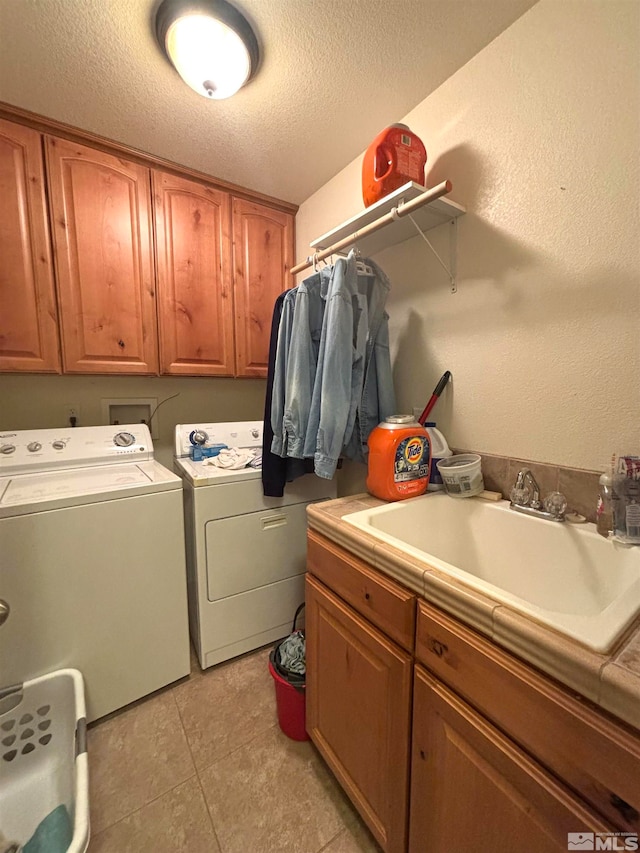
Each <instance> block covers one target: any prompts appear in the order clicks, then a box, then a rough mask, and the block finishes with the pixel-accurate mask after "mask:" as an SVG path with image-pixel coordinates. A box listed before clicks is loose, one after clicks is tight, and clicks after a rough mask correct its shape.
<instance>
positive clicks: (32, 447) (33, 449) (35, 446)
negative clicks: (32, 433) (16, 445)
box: [27, 441, 42, 453]
mask: <svg viewBox="0 0 640 853" xmlns="http://www.w3.org/2000/svg"><path fill="white" fill-rule="evenodd" d="M27 450H28V451H29V453H37V452H38V450H42V445H41V444H40V442H39V441H30V442H29V444H27Z"/></svg>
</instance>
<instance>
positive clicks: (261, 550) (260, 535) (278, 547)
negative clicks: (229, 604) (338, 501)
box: [205, 503, 307, 601]
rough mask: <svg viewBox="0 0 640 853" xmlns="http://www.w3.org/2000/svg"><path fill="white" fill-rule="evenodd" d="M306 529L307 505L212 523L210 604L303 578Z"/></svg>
mask: <svg viewBox="0 0 640 853" xmlns="http://www.w3.org/2000/svg"><path fill="white" fill-rule="evenodd" d="M306 528H307V504H306V503H302V504H294V505H293V506H283V507H278V508H277V509H273V510H266V511H263V512H252V513H248V514H246V515H236V516H231V517H230V518H221V519H216V520H212V521H208V522H207V523H206V525H205V531H206V532H205V536H206V551H207V598H208V599H209V601H220V600H221V599H223V598H228V597H229V596H231V595H238V593H241V592H247V591H248V590H251V589H258V588H259V587H264V586H268V585H269V584H273V583H276V582H278V581H281V580H284V579H286V578H290V577H294V576H295V575H300V574H304V572H305V570H306V557H307V551H306V548H307V542H306Z"/></svg>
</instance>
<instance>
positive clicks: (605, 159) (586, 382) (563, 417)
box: [296, 0, 640, 470]
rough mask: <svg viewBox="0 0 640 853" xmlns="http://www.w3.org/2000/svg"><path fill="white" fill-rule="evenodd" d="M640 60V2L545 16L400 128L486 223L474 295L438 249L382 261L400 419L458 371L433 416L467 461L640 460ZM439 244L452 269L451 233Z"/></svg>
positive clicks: (436, 175)
mask: <svg viewBox="0 0 640 853" xmlns="http://www.w3.org/2000/svg"><path fill="white" fill-rule="evenodd" d="M425 49H426V50H428V45H426V46H425ZM639 56H640V3H638V2H636V0H541V2H540V3H538V4H537V5H536V6H534V7H533V8H532V9H531V10H530V11H529V12H527V13H526V14H525V15H524V16H523V17H522V18H520V19H519V20H518V21H516V23H515V24H513V25H512V26H511V27H510V28H509V29H508V30H506V31H505V32H504V33H503V34H502V35H500V36H499V37H498V38H497V39H496V40H495V41H494V42H492V43H491V44H490V45H489V46H488V47H487V48H485V49H484V50H483V51H482V52H481V53H480V54H478V55H477V56H476V57H475V58H474V59H473V60H471V61H470V62H469V63H468V64H467V65H466V66H464V67H463V68H462V69H461V70H460V71H458V72H457V73H456V74H455V75H454V76H453V77H451V78H450V79H449V80H447V81H446V82H445V83H444V84H443V85H442V86H441V87H440V88H439V89H438V90H436V92H434V93H433V94H432V95H431V96H430V97H428V98H427V99H426V100H425V101H423V102H422V103H421V104H420V105H419V106H417V107H416V108H415V109H414V110H413V111H412V112H410V113H409V114H408V115H407V116H405V117H401V116H398V120H402V121H405V122H406V123H407V124H408V125H409V126H410V127H411V129H412V130H413V131H415V132H416V133H417V134H418V135H419V136H420V137H421V139H422V140H423V142H424V143H425V145H426V147H427V152H428V156H429V160H428V163H427V183H428V185H430V186H431V185H434V184H436V183H438V182H440V181H441V180H443V179H444V178H449V179H450V180H451V181H452V182H453V186H454V190H453V192H452V194H451V198H453V199H455V200H456V201H459V202H460V203H461V204H463V205H465V206H466V207H467V210H468V213H467V214H466V215H465V216H463V217H462V218H461V219H460V220H459V246H458V272H459V276H458V293H457V294H455V295H452V294H450V293H449V287H448V280H447V276H446V273H444V271H442V270H441V268H440V267H439V266H438V264H437V262H436V261H435V260H433V259H432V257H431V255H430V253H429V250H428V248H427V247H426V246H425V245H424V243H423V241H422V239H421V238H420V237H417V238H416V239H412V240H410V241H408V242H406V243H404V244H402V245H400V246H395V247H393V248H392V249H388V250H387V251H386V252H382V253H380V254H379V255H378V256H377V258H376V260H377V261H378V262H379V263H380V264H381V265H382V266H383V268H384V269H385V271H386V272H387V273H388V274H389V276H390V278H391V281H392V284H393V292H392V295H391V297H390V299H389V302H388V310H389V313H390V316H391V335H392V350H393V352H392V357H393V361H394V376H395V381H396V392H397V397H398V403H399V408H400V409H401V410H403V411H411V409H412V407H414V406H421V405H423V404H424V402H425V401H426V400H427V399H428V398H429V396H430V394H431V392H432V390H433V388H434V386H435V384H436V382H437V380H438V378H439V377H440V375H441V374H442V373H443V372H444V371H445V370H447V369H449V370H451V371H452V373H453V384H452V385H451V386H450V387H449V388H448V389H447V391H446V393H445V394H444V395H443V397H442V398H441V400H440V402H439V403H438V405H437V407H436V409H435V410H434V413H433V414H434V417H436V418H437V421H438V426H439V427H440V428H441V429H442V430H443V432H444V433H445V434H446V435H447V437H448V438H449V441H450V443H451V444H452V445H454V446H456V447H465V448H473V449H476V450H479V451H483V452H485V453H496V454H501V455H506V456H513V457H519V458H524V459H530V460H534V461H546V462H551V463H554V464H558V465H566V466H574V467H577V468H587V469H596V470H597V469H601V468H602V467H603V466H604V465H605V464H606V463H607V461H608V460H609V459H610V456H611V453H612V452H613V451H614V450H615V451H618V452H622V451H625V452H627V453H629V452H635V453H640V229H639V216H638V207H639V199H640V181H639V166H640V130H639V124H640V91H639V89H640V64H639ZM325 132H331V133H338V132H339V128H333V127H331V124H330V121H328V122H327V123H326V125H325ZM361 162H362V158H361V157H359V158H357V160H354V161H353V162H352V163H350V164H349V165H348V166H347V167H346V168H345V169H344V170H343V171H342V172H340V173H339V174H338V175H337V176H336V177H335V178H334V179H332V180H331V181H330V182H329V183H328V184H326V185H325V186H324V187H323V188H322V189H320V190H319V191H318V192H317V193H315V194H314V195H313V196H311V197H310V198H309V199H308V200H307V201H306V202H305V203H304V204H303V205H302V206H301V208H300V211H299V213H298V217H297V223H296V228H297V243H298V246H297V256H298V258H303V257H304V256H306V255H307V254H309V248H308V245H309V242H310V241H311V240H312V239H314V238H315V237H317V236H319V235H320V234H322V233H324V232H325V231H328V230H329V229H330V228H332V227H333V226H335V225H337V224H339V223H340V222H342V221H344V220H346V219H348V218H349V217H350V216H352V215H353V214H354V213H357V212H358V211H359V210H361V209H362V206H363V205H362V196H361V185H360V169H361ZM429 237H430V238H431V239H432V242H434V244H436V245H437V246H438V247H439V248H440V249H441V250H442V252H443V253H444V254H445V256H446V255H447V253H448V243H447V242H446V241H447V237H448V234H447V226H443V227H441V228H439V229H437V230H435V231H432V232H430V234H429Z"/></svg>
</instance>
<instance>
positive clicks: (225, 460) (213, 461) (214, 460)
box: [205, 447, 255, 471]
mask: <svg viewBox="0 0 640 853" xmlns="http://www.w3.org/2000/svg"><path fill="white" fill-rule="evenodd" d="M254 458H255V453H254V452H253V451H252V450H247V449H246V448H243V447H229V448H228V449H227V450H221V451H220V453H218V455H217V456H211V457H210V458H209V459H206V460H205V462H208V463H209V465H216V466H217V467H218V468H227V469H229V470H231V471H236V470H237V469H239V468H246V467H247V465H248V464H249V463H250V462H251V461H252V460H253V459H254Z"/></svg>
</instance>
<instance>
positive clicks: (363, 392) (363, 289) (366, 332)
mask: <svg viewBox="0 0 640 853" xmlns="http://www.w3.org/2000/svg"><path fill="white" fill-rule="evenodd" d="M356 261H357V258H356V255H355V253H354V252H353V251H352V252H350V253H349V257H348V258H347V259H346V260H345V259H344V258H340V259H339V260H338V261H337V262H336V265H335V267H334V270H333V275H332V277H331V282H330V285H329V292H328V294H327V301H326V309H325V316H324V323H323V326H322V337H321V340H320V349H319V352H318V364H317V369H316V377H315V382H314V387H313V394H312V398H311V411H310V414H309V422H308V425H307V432H306V437H305V444H304V455H305V456H309V455H312V454H313V456H314V470H315V472H316V474H317V475H318V476H320V477H325V478H327V479H331V478H332V477H333V475H334V473H335V470H336V465H337V462H338V457H339V456H340V455H341V454H344V455H345V456H347V457H349V458H350V459H355V460H356V461H359V462H364V461H366V458H367V450H368V448H367V443H366V442H367V438H368V437H369V433H370V432H371V430H372V429H373V428H374V427H375V426H377V424H378V423H380V421H382V420H384V419H385V418H386V417H387V416H388V415H391V414H394V412H395V408H396V404H395V394H394V390H393V377H392V373H391V358H390V354H389V325H388V321H389V317H388V315H387V314H386V312H385V310H384V307H385V303H386V300H387V295H388V293H389V290H390V289H391V285H390V283H389V280H388V278H387V277H386V275H385V274H384V272H383V271H382V270H381V269H380V267H378V266H377V264H375V263H374V262H373V261H370V260H367V264H368V265H369V266H370V267H371V268H372V270H373V273H374V275H373V276H363V275H359V274H358V272H357V268H356ZM294 343H295V342H294V341H293V340H292V344H294Z"/></svg>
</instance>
